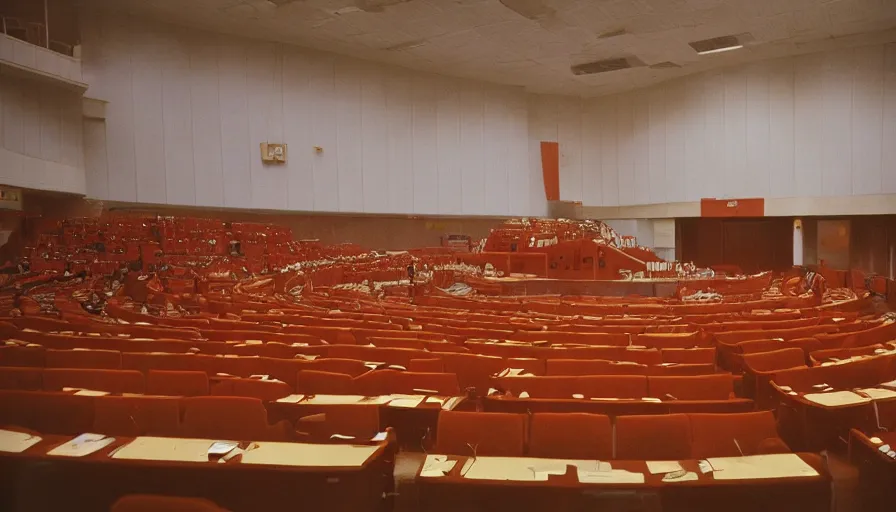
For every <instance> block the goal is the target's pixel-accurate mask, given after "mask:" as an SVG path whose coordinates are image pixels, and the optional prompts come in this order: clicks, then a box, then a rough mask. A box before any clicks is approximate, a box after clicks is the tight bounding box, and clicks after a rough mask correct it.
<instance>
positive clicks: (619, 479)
mask: <svg viewBox="0 0 896 512" xmlns="http://www.w3.org/2000/svg"><path fill="white" fill-rule="evenodd" d="M578 476H579V482H581V483H583V484H643V483H644V474H643V473H632V472H631V471H626V470H624V469H612V470H610V471H583V470H581V469H579V471H578Z"/></svg>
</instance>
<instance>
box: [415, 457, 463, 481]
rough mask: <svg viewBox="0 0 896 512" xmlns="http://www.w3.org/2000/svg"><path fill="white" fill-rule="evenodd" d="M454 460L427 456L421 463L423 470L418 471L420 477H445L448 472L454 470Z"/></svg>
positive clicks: (455, 462)
mask: <svg viewBox="0 0 896 512" xmlns="http://www.w3.org/2000/svg"><path fill="white" fill-rule="evenodd" d="M455 464H457V461H456V460H448V456H447V455H427V456H426V460H425V461H423V469H421V470H420V476H422V477H426V478H438V477H442V476H445V475H446V474H448V472H449V471H451V470H452V469H454V466H455Z"/></svg>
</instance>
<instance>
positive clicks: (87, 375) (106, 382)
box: [43, 368, 146, 393]
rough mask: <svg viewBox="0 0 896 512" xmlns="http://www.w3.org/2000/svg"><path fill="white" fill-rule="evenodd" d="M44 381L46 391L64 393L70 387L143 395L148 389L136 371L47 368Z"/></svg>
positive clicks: (141, 375)
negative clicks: (63, 390) (64, 389)
mask: <svg viewBox="0 0 896 512" xmlns="http://www.w3.org/2000/svg"><path fill="white" fill-rule="evenodd" d="M43 379H44V390H45V391H62V389H63V388H66V387H69V388H84V389H92V390H96V391H106V392H109V393H143V392H144V391H145V389H146V385H145V382H144V381H145V379H144V377H143V374H142V373H140V372H138V371H136V370H91V369H84V368H47V369H46V370H44V377H43Z"/></svg>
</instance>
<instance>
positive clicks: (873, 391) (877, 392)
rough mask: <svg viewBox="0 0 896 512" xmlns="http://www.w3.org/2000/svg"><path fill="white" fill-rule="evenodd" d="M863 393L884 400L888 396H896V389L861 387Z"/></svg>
mask: <svg viewBox="0 0 896 512" xmlns="http://www.w3.org/2000/svg"><path fill="white" fill-rule="evenodd" d="M859 391H861V392H862V393H865V394H866V395H868V396H870V397H871V398H872V399H874V400H884V399H887V398H896V391H893V390H890V389H881V388H864V389H860V390H859Z"/></svg>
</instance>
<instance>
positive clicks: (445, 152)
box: [436, 80, 463, 215]
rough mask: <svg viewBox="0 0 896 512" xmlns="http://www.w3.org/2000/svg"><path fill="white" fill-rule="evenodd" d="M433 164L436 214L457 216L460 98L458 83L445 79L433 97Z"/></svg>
mask: <svg viewBox="0 0 896 512" xmlns="http://www.w3.org/2000/svg"><path fill="white" fill-rule="evenodd" d="M436 117H437V121H436V139H437V140H436V152H437V153H436V161H437V162H438V182H437V183H438V190H439V212H441V213H449V214H456V215H459V214H460V213H462V210H463V202H462V199H461V194H462V193H463V184H462V183H461V172H460V163H459V161H458V160H459V158H458V157H459V156H460V152H461V148H460V117H461V112H460V96H459V91H458V84H457V83H456V82H453V81H451V80H445V81H443V82H442V83H441V84H439V87H438V90H437V97H436Z"/></svg>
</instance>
